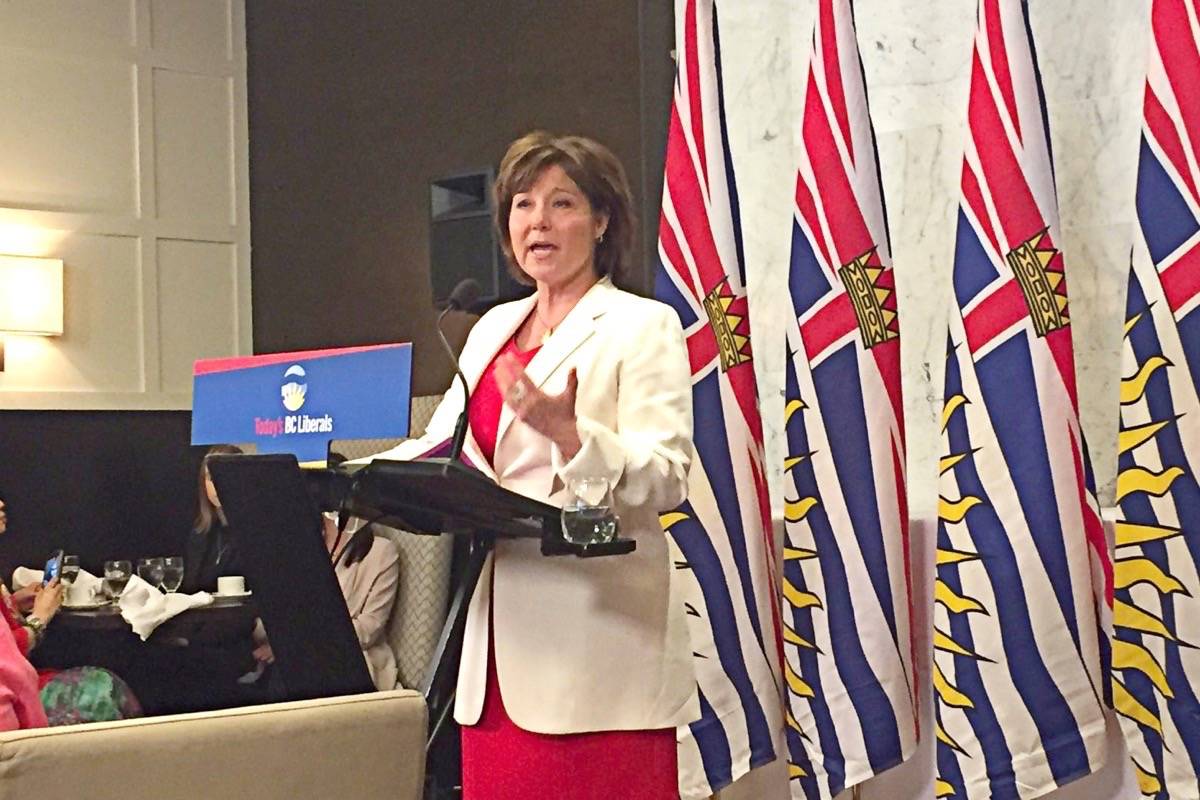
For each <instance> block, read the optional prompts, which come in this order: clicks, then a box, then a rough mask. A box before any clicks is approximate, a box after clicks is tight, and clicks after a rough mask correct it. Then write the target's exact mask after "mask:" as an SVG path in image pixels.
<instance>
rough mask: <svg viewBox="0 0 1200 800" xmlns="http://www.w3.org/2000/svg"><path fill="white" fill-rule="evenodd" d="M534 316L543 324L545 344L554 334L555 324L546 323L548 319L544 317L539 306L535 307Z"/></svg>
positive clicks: (543, 342)
mask: <svg viewBox="0 0 1200 800" xmlns="http://www.w3.org/2000/svg"><path fill="white" fill-rule="evenodd" d="M533 316H534V318H535V319H537V321H538V324H539V325H541V326H542V329H543V330H542V344H545V343H546V342H548V341H550V337H551V336H553V335H554V327H555V326H553V325H547V324H546V320H544V319H542V315H541V313H539V312H538V308H537V306H534V307H533Z"/></svg>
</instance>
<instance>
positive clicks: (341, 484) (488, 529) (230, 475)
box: [209, 456, 636, 798]
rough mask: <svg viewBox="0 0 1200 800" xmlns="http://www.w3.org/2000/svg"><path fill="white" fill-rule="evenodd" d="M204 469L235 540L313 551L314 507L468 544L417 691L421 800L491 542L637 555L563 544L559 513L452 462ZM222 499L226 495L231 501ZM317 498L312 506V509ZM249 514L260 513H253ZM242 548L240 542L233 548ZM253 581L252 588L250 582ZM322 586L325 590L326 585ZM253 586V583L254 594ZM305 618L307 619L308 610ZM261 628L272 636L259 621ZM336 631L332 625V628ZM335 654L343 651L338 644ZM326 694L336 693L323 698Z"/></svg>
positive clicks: (226, 460) (350, 683)
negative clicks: (422, 738)
mask: <svg viewBox="0 0 1200 800" xmlns="http://www.w3.org/2000/svg"><path fill="white" fill-rule="evenodd" d="M209 469H210V471H211V473H212V476H213V481H214V482H215V483H216V485H217V492H218V494H219V495H220V496H221V500H222V503H223V504H225V505H226V514H227V516H228V517H229V520H230V526H231V528H233V530H234V534H235V536H237V535H238V531H239V530H242V529H243V528H244V529H245V530H246V531H247V536H253V537H254V538H259V536H260V535H261V534H262V530H263V529H265V528H270V529H271V533H270V534H269V535H267V536H263V537H262V538H264V539H272V540H280V539H286V538H287V536H288V533H287V531H288V530H289V529H290V530H291V531H292V534H291V535H292V538H294V539H296V540H297V541H296V546H297V548H298V549H303V550H311V548H310V547H308V545H305V544H303V543H302V542H300V541H299V539H305V540H309V539H311V540H312V541H313V542H314V543H316V544H318V545H319V543H320V537H319V536H317V535H316V534H313V535H312V536H308V535H307V534H305V535H304V536H298V535H297V534H299V533H300V532H301V530H302V529H304V528H312V529H314V530H319V526H320V519H319V515H318V514H317V505H318V504H319V505H320V506H322V507H324V508H326V509H333V508H337V509H339V510H340V513H341V514H343V515H346V514H348V515H353V516H357V517H361V518H363V519H365V520H366V521H367V522H368V523H374V522H380V523H383V524H385V525H388V526H391V527H394V528H399V529H401V530H406V531H411V532H413V533H415V534H418V535H421V534H423V535H443V534H448V535H453V536H458V537H465V538H466V540H467V542H468V544H467V555H466V559H465V563H464V564H463V565H462V568H461V570H460V571H459V574H458V577H457V581H456V583H455V586H454V591H453V594H452V596H451V601H450V607H449V609H448V613H447V617H446V622H445V624H444V625H443V627H442V631H441V634H440V636H439V637H438V642H437V646H436V648H435V650H434V653H433V656H432V658H431V661H430V665H429V668H428V669H427V670H426V673H425V679H424V682H423V683H422V685H421V686H420V687H418V688H419V689H420V691H421V692H422V694H424V696H425V702H426V704H427V706H428V709H429V737H428V739H427V741H426V748H425V755H426V763H427V767H428V768H427V774H428V776H429V780H430V781H431V783H432V786H433V794H432V795H431V794H427V795H426V796H427V798H428V797H432V796H436V792H437V785H438V783H439V781H440V780H442V779H444V778H445V777H446V776H445V775H444V774H443V773H444V772H445V771H446V770H445V769H444V766H445V765H444V764H443V763H440V762H438V757H439V755H440V751H441V750H443V749H445V748H448V747H450V746H452V745H453V743H452V742H447V741H446V736H445V734H446V732H447V730H448V723H449V719H450V710H451V709H452V708H453V705H454V693H455V688H456V685H457V680H458V663H459V659H460V657H461V654H462V639H463V630H464V628H465V627H466V620H467V609H468V607H469V605H470V602H471V596H472V594H473V593H474V591H475V586H476V584H478V582H479V577H480V575H481V574H482V573H483V567H484V564H485V563H486V562H487V556H488V554H489V553H490V552H491V551H492V548H493V545H494V543H495V540H496V539H497V538H521V539H538V540H540V543H541V553H542V555H543V556H544V557H560V558H561V557H565V558H594V557H602V556H613V555H622V554H624V553H630V552H633V550H634V549H635V547H636V543H635V542H634V541H632V540H629V539H620V538H618V539H614V540H613V541H610V542H602V543H596V544H589V545H579V544H574V543H571V542H568V541H566V540H565V539H564V538H563V535H562V526H561V520H560V515H561V511H560V509H558V508H556V507H554V506H552V505H549V504H547V503H543V502H541V501H538V500H533V499H531V498H528V497H525V496H523V495H519V494H517V493H515V492H512V491H509V490H507V489H505V488H503V487H501V486H498V485H497V484H496V483H495V482H494V481H492V480H491V479H489V478H488V477H487V476H485V475H483V474H482V473H481V472H479V471H478V470H475V469H473V468H471V467H468V466H467V465H465V464H463V463H461V462H458V461H450V460H447V459H422V460H416V461H388V460H384V459H376V460H375V461H372V462H371V463H370V464H367V465H365V466H362V467H359V468H357V469H355V470H354V471H348V470H346V469H344V468H339V469H324V470H306V471H305V473H304V475H303V476H302V475H301V470H300V468H299V465H298V464H297V462H296V460H295V458H293V457H291V456H222V457H213V458H211V459H210V461H209ZM227 491H228V492H230V497H229V500H228V501H227V500H226V492H227ZM314 497H315V498H319V500H318V501H317V502H314V499H313V498H314ZM254 505H257V507H250V506H254ZM251 532H253V534H251ZM241 545H242V543H241V540H240V538H239V541H238V546H239V547H241ZM301 545H303V546H302V547H301ZM255 549H257V548H255ZM319 549H320V550H321V553H322V554H323V555H324V565H325V566H324V567H323V568H318V567H316V566H314V565H313V564H312V559H311V558H308V559H307V560H308V561H309V562H310V564H309V567H308V568H311V569H314V570H316V571H319V572H320V571H323V572H324V574H325V575H326V576H327V577H328V579H329V580H332V581H333V587H334V588H335V590H336V587H337V582H336V579H335V578H334V577H333V571H332V569H330V568H329V558H328V555H327V554H325V553H324V547H323V546H320V547H319ZM297 574H304V573H297ZM248 577H250V576H248ZM254 577H255V580H257V574H256V575H255V576H254ZM294 577H295V576H293V578H294ZM322 581H323V582H324V584H328V581H325V580H324V579H322ZM257 586H258V585H257V583H256V584H255V588H256V594H257ZM325 588H326V589H327V586H325ZM263 600H264V601H265V602H268V603H269V602H270V601H271V598H268V597H265V596H264V598H263ZM339 605H340V609H341V616H342V617H343V621H344V622H345V623H346V625H349V617H348V614H347V612H346V611H345V604H344V603H340V604H339ZM305 608H306V614H307V613H310V612H311V608H312V606H311V604H310V605H307V606H305ZM335 616H336V615H335ZM263 618H264V620H266V621H267V624H268V626H270V625H271V622H270V621H269V620H268V619H267V617H266V615H265V614H264V617H263ZM331 624H332V623H331ZM333 627H335V628H336V627H339V625H338V624H333ZM268 630H269V631H271V634H270V635H271V637H272V646H274V641H275V634H274V630H273V628H271V627H268ZM351 633H352V630H351ZM336 638H339V639H341V638H342V637H340V635H339V636H337V637H336ZM339 649H344V644H343V645H341V646H340V648H339ZM354 649H355V654H356V656H357V657H358V668H359V669H361V670H363V671H364V672H365V666H364V662H363V659H362V657H361V653H360V652H359V651H358V647H357V642H355V647H354ZM276 654H277V665H280V664H282V659H281V657H282V655H283V654H282V653H281V652H280V651H278V650H276ZM343 655H344V654H343ZM331 663H332V662H331ZM353 672H354V670H350V672H348V673H347V674H346V675H345V676H343V678H342V682H343V684H344V685H345V686H346V687H347V688H348V689H349V690H350V691H359V690H362V689H361V688H360V687H359V686H358V678H355V677H354V676H353V675H352V673H353ZM368 682H369V681H368ZM289 685H290V684H289ZM339 685H342V684H339ZM332 693H336V692H327V694H332ZM443 761H444V759H443ZM451 780H453V779H452V778H451Z"/></svg>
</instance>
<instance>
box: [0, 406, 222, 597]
mask: <svg viewBox="0 0 1200 800" xmlns="http://www.w3.org/2000/svg"><path fill="white" fill-rule="evenodd" d="M190 425H191V414H189V413H188V412H186V411H162V412H148V411H135V412H105V411H96V412H90V411H89V412H56V411H4V412H0V499H3V500H4V501H5V503H6V504H7V505H8V509H7V511H8V532H7V533H6V534H5V535H3V536H0V569H2V570H3V571H2V572H0V576H2V577H3V579H4V581H5V582H6V583H7V581H8V577H9V576H10V575H11V574H12V570H13V568H14V567H15V566H17V565H21V564H25V565H29V566H33V565H40V564H42V563H44V562H45V560H46V557H47V556H48V555H49V554H50V550H51V549H52V548H57V547H61V548H63V549H65V550H66V551H67V552H70V553H77V554H79V556H80V557H81V558H82V560H83V566H84V567H85V568H86V569H88V570H91V571H93V572H96V571H97V570H99V569H100V567H101V566H102V564H103V562H104V561H105V560H107V559H113V558H128V559H136V558H138V557H140V556H157V555H182V554H183V541H184V537H185V535H186V533H187V531H188V528H189V526H190V524H191V520H192V517H193V516H194V515H195V511H196V506H195V502H196V500H195V498H196V487H197V484H196V475H197V472H198V470H199V464H200V456H201V455H202V453H203V451H202V449H200V448H191V447H189V446H188V439H189V428H190Z"/></svg>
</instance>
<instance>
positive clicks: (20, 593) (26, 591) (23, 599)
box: [12, 581, 42, 613]
mask: <svg viewBox="0 0 1200 800" xmlns="http://www.w3.org/2000/svg"><path fill="white" fill-rule="evenodd" d="M41 590H42V584H41V583H40V582H37V581H35V582H34V583H31V584H29V585H28V586H22V587H21V588H20V589H17V590H16V591H15V592H13V593H12V599H13V603H14V604H16V606H17V608H18V609H20V610H21V611H23V612H25V613H28V612H29V609H31V608H33V601H34V600H36V599H37V596H38V592H40V591H41Z"/></svg>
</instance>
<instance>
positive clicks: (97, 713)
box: [0, 500, 142, 727]
mask: <svg viewBox="0 0 1200 800" xmlns="http://www.w3.org/2000/svg"><path fill="white" fill-rule="evenodd" d="M7 530H8V515H7V513H6V511H5V507H4V501H3V500H0V534H2V533H4V532H5V531H7ZM62 600H63V598H62V586H61V584H60V583H59V581H58V578H55V579H54V580H52V581H50V583H48V584H46V585H45V586H44V587H43V586H42V585H41V584H40V583H35V584H33V585H31V586H25V587H22V588H21V589H18V590H17V591H16V592H15V593H9V591H8V587H6V586H5V585H4V584H3V583H0V614H2V615H3V616H4V620H5V622H7V623H8V624H7V627H8V629H9V632H10V633H11V636H12V641H13V644H14V645H15V646H16V648H17V652H18V653H19V654H20V656H21V657H22V658H23V659H25V661H26V663H28V660H29V653H30V651H32V650H33V649H34V648H35V647H37V646H38V644H40V643H41V641H42V637H43V636H44V635H45V632H46V627H47V626H48V625H49V624H50V622H51V620H53V619H54V617H55V616H56V615H57V614H58V611H59V609H60V608H61V607H62ZM26 609H27V610H28V613H26ZM29 669H31V670H32V669H33V667H32V665H30V666H29ZM36 685H37V687H38V688H39V689H40V692H39V699H40V703H41V707H42V709H41V710H42V712H43V713H42V714H38V713H37V712H32V711H30V710H29V709H27V708H25V709H23V711H22V713H23V714H24V718H25V719H26V720H29V721H31V723H37V722H40V721H41V720H43V719H45V720H48V721H49V724H50V725H72V724H75V723H79V722H106V721H111V720H118V719H128V718H130V717H140V716H141V715H142V706H141V704H140V703H139V702H138V699H137V697H136V696H134V694H133V692H132V691H131V690H130V688H129V687H128V686H127V685H126V684H125V682H124V681H122V680H121V679H120V678H119V677H117V676H116V675H115V674H113V673H112V672H109V671H108V670H106V669H103V668H101V667H73V668H71V669H66V670H48V669H46V670H40V671H39V672H38V673H37V683H36ZM42 724H45V723H42ZM21 727H25V726H24V725H22V726H21Z"/></svg>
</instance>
